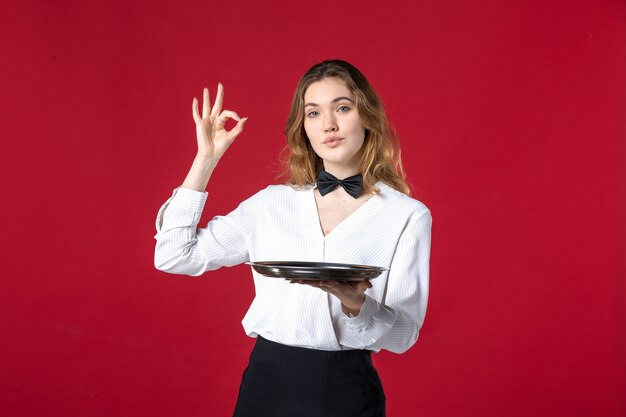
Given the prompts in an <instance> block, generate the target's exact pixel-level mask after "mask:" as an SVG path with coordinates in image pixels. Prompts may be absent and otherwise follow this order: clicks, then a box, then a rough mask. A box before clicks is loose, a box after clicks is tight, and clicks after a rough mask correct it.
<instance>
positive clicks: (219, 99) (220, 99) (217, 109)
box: [211, 83, 224, 117]
mask: <svg viewBox="0 0 626 417" xmlns="http://www.w3.org/2000/svg"><path fill="white" fill-rule="evenodd" d="M223 103H224V86H223V85H222V83H219V84H217V95H216V96H215V103H214V104H213V109H211V116H214V117H217V115H219V114H220V113H221V112H222V104H223Z"/></svg>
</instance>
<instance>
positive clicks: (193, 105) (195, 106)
mask: <svg viewBox="0 0 626 417" xmlns="http://www.w3.org/2000/svg"><path fill="white" fill-rule="evenodd" d="M191 113H192V114H193V121H194V122H196V123H198V122H199V121H200V112H199V111H198V99H197V98H195V97H194V98H193V101H192V102H191Z"/></svg>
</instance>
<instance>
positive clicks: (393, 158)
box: [281, 60, 411, 195]
mask: <svg viewBox="0 0 626 417" xmlns="http://www.w3.org/2000/svg"><path fill="white" fill-rule="evenodd" d="M329 77H334V78H338V79H340V80H342V81H343V82H345V83H346V86H347V87H348V89H349V90H350V92H351V93H352V95H353V96H354V99H355V103H356V108H357V111H358V114H359V117H360V118H361V123H363V126H364V127H365V141H364V142H363V147H362V148H361V150H360V151H359V154H360V155H359V157H360V158H359V166H358V168H359V172H360V173H361V174H362V175H363V193H374V194H375V193H377V192H378V190H377V189H376V187H375V184H376V182H377V181H382V182H384V183H385V184H387V185H389V186H390V187H393V188H395V189H396V190H398V191H400V192H402V193H404V194H406V195H410V194H411V190H410V187H409V184H408V182H407V180H406V175H405V173H404V168H403V166H402V160H401V157H400V143H399V141H398V137H397V136H396V134H395V132H394V131H393V129H392V128H391V127H390V125H389V121H388V120H387V115H386V114H385V109H384V108H383V105H382V101H381V100H380V97H379V96H378V94H376V91H374V88H373V87H372V86H371V84H370V83H369V81H368V80H367V78H365V76H364V75H363V74H362V73H361V72H360V71H359V70H358V69H356V68H355V67H354V66H353V65H352V64H350V63H348V62H345V61H341V60H330V61H324V62H321V63H319V64H316V65H314V66H313V67H311V69H309V70H308V71H307V72H306V73H305V74H304V76H303V77H302V79H300V82H299V83H298V87H297V88H296V92H295V94H294V97H293V101H292V103H291V110H290V112H289V117H288V118H287V124H286V126H285V136H286V137H287V145H286V146H285V148H284V149H283V151H282V153H281V155H282V156H281V160H282V164H283V172H282V175H281V177H282V178H284V179H285V182H286V183H287V184H289V185H292V186H296V187H302V186H304V185H306V184H314V183H315V180H316V178H317V175H318V174H319V172H320V171H321V170H322V169H323V168H324V166H323V162H322V159H321V158H320V157H319V156H317V154H316V153H315V151H313V148H312V147H311V144H310V142H309V138H308V137H307V135H306V132H305V130H304V116H305V111H304V93H305V92H306V90H307V88H309V86H310V85H311V84H313V83H315V82H317V81H321V80H323V79H324V78H329Z"/></svg>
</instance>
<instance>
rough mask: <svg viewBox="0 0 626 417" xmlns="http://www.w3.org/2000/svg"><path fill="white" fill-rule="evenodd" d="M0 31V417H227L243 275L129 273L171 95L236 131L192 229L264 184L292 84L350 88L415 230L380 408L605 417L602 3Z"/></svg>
mask: <svg viewBox="0 0 626 417" xmlns="http://www.w3.org/2000/svg"><path fill="white" fill-rule="evenodd" d="M24 3H25V4H21V5H17V4H5V5H4V6H3V12H2V14H1V16H0V31H1V35H2V36H1V39H0V47H1V50H0V52H1V56H2V61H3V62H2V69H1V71H2V76H1V77H0V78H1V79H0V94H1V96H2V100H1V103H2V112H1V115H0V129H1V140H2V152H1V155H0V169H1V172H0V174H1V178H2V179H1V184H2V196H3V198H2V200H3V202H2V233H1V234H0V236H1V237H0V239H1V248H0V250H1V257H2V262H1V263H0V275H1V278H2V284H3V285H2V287H3V290H2V292H1V294H2V295H0V326H1V327H0V334H1V335H2V339H3V341H2V343H1V344H0V361H1V362H0V414H2V415H11V416H14V415H15V416H17V415H19V416H41V415H46V416H94V417H98V416H113V415H115V416H147V415H150V416H154V417H160V416H207V415H210V416H212V415H216V416H227V415H230V413H231V411H232V408H233V405H234V401H235V398H236V394H237V390H238V384H239V381H240V376H241V373H242V371H243V369H244V367H245V365H246V363H247V357H248V355H249V352H250V349H251V346H252V344H253V342H252V340H250V339H248V338H246V336H245V335H244V333H243V330H242V328H241V325H240V320H241V318H242V317H243V314H244V312H245V310H246V309H247V306H248V305H249V302H250V300H251V297H252V296H253V287H252V283H251V280H250V273H249V271H248V269H247V267H244V266H240V267H236V268H232V269H224V270H221V271H218V272H215V273H212V274H208V275H206V276H204V277H201V278H187V277H176V276H168V275H166V274H164V273H161V272H158V271H156V270H154V268H153V266H152V257H153V248H154V240H153V235H154V233H155V230H154V218H155V215H156V212H157V209H158V208H159V206H160V205H161V203H162V202H163V201H164V200H165V199H166V198H167V197H168V196H169V195H170V193H171V190H172V189H173V188H174V187H176V186H177V185H179V184H180V183H181V182H182V180H183V178H184V175H185V173H186V171H187V169H188V167H189V165H190V163H191V160H192V158H193V155H194V151H195V136H194V127H193V122H192V118H191V99H192V97H193V96H194V95H196V96H198V95H199V94H201V89H202V87H203V86H205V85H206V86H209V87H210V88H211V89H212V90H213V91H214V90H215V86H216V84H217V82H218V81H221V82H222V83H224V85H225V91H226V101H225V105H226V108H229V109H233V110H236V111H238V112H239V114H241V115H246V116H249V117H250V120H249V123H248V126H247V129H246V132H245V134H244V135H242V136H241V137H240V138H239V139H238V140H237V143H236V144H235V145H234V146H233V147H232V148H231V149H230V150H229V152H228V154H227V156H226V157H225V158H224V160H223V161H222V163H221V165H220V167H219V169H218V170H217V172H216V174H215V176H214V178H213V179H212V181H211V184H210V185H209V191H210V194H211V195H210V203H209V204H208V208H207V210H206V212H205V219H206V220H208V219H209V218H210V217H211V216H212V215H214V214H218V213H225V212H227V211H229V210H231V209H233V208H234V207H235V206H236V205H237V204H238V203H239V202H240V201H241V200H242V199H244V198H246V197H248V196H249V195H251V194H253V193H254V192H256V191H257V190H258V189H260V188H262V187H265V186H266V185H267V184H269V183H272V182H273V181H274V177H275V174H276V168H277V164H276V162H275V161H276V155H277V153H278V151H279V150H280V148H281V147H282V145H283V136H282V129H283V126H284V122H285V119H286V116H287V111H288V107H289V102H290V99H291V95H292V93H293V90H294V89H295V85H296V83H297V80H298V79H299V77H300V76H301V75H302V73H304V71H306V69H308V68H309V66H310V65H312V64H313V63H316V62H318V61H320V60H323V59H327V58H335V57H338V58H343V59H346V60H348V61H351V62H353V63H354V64H355V65H356V66H357V67H359V68H360V69H361V70H362V71H363V72H364V73H365V74H366V75H367V76H368V77H369V79H370V80H371V81H372V83H373V84H374V85H375V87H376V88H377V90H378V91H379V93H380V94H381V96H382V97H383V98H384V100H385V103H386V106H387V108H388V111H389V114H390V116H391V119H392V121H393V123H394V124H395V126H396V128H397V131H398V133H399V136H400V138H401V140H402V143H403V152H404V162H405V166H406V168H407V171H408V175H409V177H410V180H411V182H412V183H413V185H414V195H415V197H416V198H418V199H420V200H422V201H423V202H425V203H426V204H427V205H428V206H429V207H430V208H431V210H432V213H433V218H434V228H433V248H432V249H433V252H432V266H431V297H430V304H429V310H428V314H427V318H426V323H425V326H424V328H423V330H422V332H421V337H420V340H419V342H418V343H417V345H416V346H415V347H414V348H412V349H411V350H410V351H409V352H407V353H406V354H404V355H394V354H391V353H388V352H383V353H381V354H379V355H376V358H375V361H376V364H377V366H378V368H379V370H380V373H381V375H382V378H383V381H384V382H385V386H386V391H387V396H388V403H389V405H388V412H389V415H390V416H416V415H418V416H456V417H459V416H483V417H486V416H511V417H515V416H525V417H527V416H555V415H556V416H607V417H623V416H624V415H626V363H625V357H626V308H625V305H626V285H625V284H624V277H626V267H625V263H624V260H623V258H624V245H623V244H624V236H625V234H624V221H623V219H624V210H625V208H626V207H625V204H624V203H625V194H626V193H625V192H624V184H625V180H626V178H625V177H626V176H625V175H624V167H625V164H624V163H625V162H626V158H625V150H624V138H625V133H626V129H625V123H624V112H625V109H626V105H625V104H626V100H625V97H626V83H625V74H626V72H625V71H626V46H625V43H626V7H625V5H624V3H623V2H622V1H618V0H613V1H611V0H603V1H591V0H589V1H584V0H564V1H540V0H532V1H524V2H504V1H501V0H488V1H481V2H476V1H464V0H463V1H461V0H457V1H452V0H432V1H420V2H408V1H406V2H400V3H393V2H387V3H380V2H330V1H326V0H322V1H317V2H297V5H294V4H295V2H288V1H285V0H279V1H274V2H271V3H270V2H267V3H266V4H264V2H259V1H254V2H253V1H243V2H209V1H194V2H187V3H185V2H165V1H156V2H148V1H143V2H140V1H133V2H122V1H119V2H108V1H97V2H96V1H73V2H72V1H58V0H57V1H48V2H45V1H30V2H24Z"/></svg>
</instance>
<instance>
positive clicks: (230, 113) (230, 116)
mask: <svg viewBox="0 0 626 417" xmlns="http://www.w3.org/2000/svg"><path fill="white" fill-rule="evenodd" d="M217 118H218V119H220V121H221V122H222V123H226V120H227V119H233V120H236V121H239V120H240V119H241V117H239V115H238V114H237V113H235V112H234V111H230V110H224V111H223V112H221V113H220V115H219V116H217Z"/></svg>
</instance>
